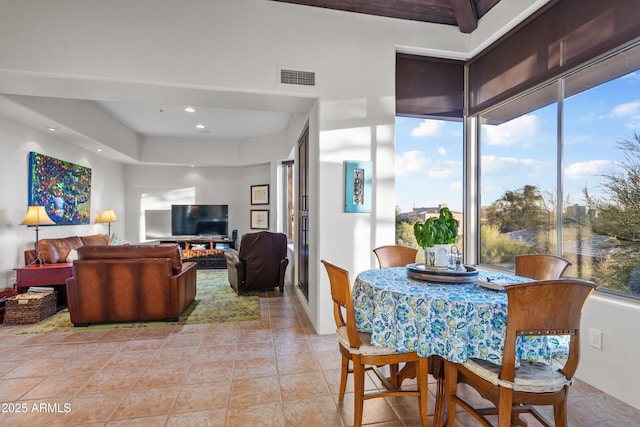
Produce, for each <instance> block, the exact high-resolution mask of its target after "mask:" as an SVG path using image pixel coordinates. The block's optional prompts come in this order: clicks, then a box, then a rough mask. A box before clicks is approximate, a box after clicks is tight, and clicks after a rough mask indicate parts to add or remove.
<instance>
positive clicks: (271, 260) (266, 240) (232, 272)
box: [224, 231, 289, 294]
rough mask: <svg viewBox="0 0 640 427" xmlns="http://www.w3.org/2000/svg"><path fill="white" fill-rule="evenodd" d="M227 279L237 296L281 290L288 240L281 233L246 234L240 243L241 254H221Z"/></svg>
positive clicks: (226, 252)
mask: <svg viewBox="0 0 640 427" xmlns="http://www.w3.org/2000/svg"><path fill="white" fill-rule="evenodd" d="M224 256H225V259H226V262H227V275H228V277H229V283H230V284H231V287H232V288H233V289H235V291H236V293H237V294H242V293H244V292H246V291H250V290H255V289H268V288H275V287H276V286H277V287H278V288H279V289H280V292H282V291H283V290H284V276H285V272H286V271H287V265H289V260H288V259H287V236H285V235H284V234H282V233H272V232H270V231H260V232H258V233H248V234H245V235H244V236H242V239H241V240H240V250H239V251H236V250H235V249H227V250H226V251H225V252H224Z"/></svg>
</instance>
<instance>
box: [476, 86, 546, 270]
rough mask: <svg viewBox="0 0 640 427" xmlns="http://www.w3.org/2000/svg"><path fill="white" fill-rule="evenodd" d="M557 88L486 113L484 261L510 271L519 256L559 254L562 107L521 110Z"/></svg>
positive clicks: (483, 133) (482, 165)
mask: <svg viewBox="0 0 640 427" xmlns="http://www.w3.org/2000/svg"><path fill="white" fill-rule="evenodd" d="M556 92H557V90H556V85H555V84H554V85H550V86H547V87H545V88H543V89H541V92H535V93H532V94H530V95H528V96H524V97H522V98H520V99H518V100H517V101H514V102H512V103H509V104H507V105H504V106H502V107H500V108H497V109H496V110H494V111H491V112H489V113H487V114H485V115H483V116H482V120H481V133H480V135H481V136H480V141H481V145H480V171H481V178H480V183H481V185H480V197H481V209H480V252H479V259H480V263H482V264H486V265H490V266H494V267H502V268H507V269H512V268H513V265H514V256H515V255H517V254H523V253H555V245H556V241H557V240H556V235H555V212H556V210H555V205H556V196H557V190H556V183H557V180H556V171H557V143H556V141H557V131H556V129H557V123H556V120H557V108H558V106H557V104H556V103H555V102H552V103H551V104H549V105H546V106H543V107H541V108H538V109H536V110H533V111H527V112H525V113H522V114H521V111H522V110H525V111H526V106H528V105H532V104H536V101H537V100H539V99H541V98H543V96H541V95H543V94H546V95H549V94H552V95H555V93H556ZM551 99H555V96H553V97H552V98H551ZM514 115H515V117H514Z"/></svg>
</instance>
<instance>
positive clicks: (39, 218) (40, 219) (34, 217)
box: [20, 206, 55, 225]
mask: <svg viewBox="0 0 640 427" xmlns="http://www.w3.org/2000/svg"><path fill="white" fill-rule="evenodd" d="M46 224H55V222H54V221H53V220H52V219H51V218H49V215H48V214H47V211H46V209H45V208H44V206H29V208H28V209H27V215H26V216H25V217H24V219H23V220H22V222H21V223H20V225H46Z"/></svg>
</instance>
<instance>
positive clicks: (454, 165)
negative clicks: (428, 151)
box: [427, 161, 462, 179]
mask: <svg viewBox="0 0 640 427" xmlns="http://www.w3.org/2000/svg"><path fill="white" fill-rule="evenodd" d="M427 175H428V176H429V178H433V179H446V178H451V177H452V176H454V177H455V176H460V175H462V162H454V161H446V162H443V163H440V164H438V165H432V166H429V169H428V170H427Z"/></svg>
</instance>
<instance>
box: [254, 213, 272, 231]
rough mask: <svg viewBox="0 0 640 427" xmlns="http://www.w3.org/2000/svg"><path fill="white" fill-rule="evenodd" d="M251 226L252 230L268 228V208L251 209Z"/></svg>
mask: <svg viewBox="0 0 640 427" xmlns="http://www.w3.org/2000/svg"><path fill="white" fill-rule="evenodd" d="M251 228H252V229H254V230H268V229H269V211H268V210H261V209H260V210H257V209H252V210H251Z"/></svg>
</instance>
